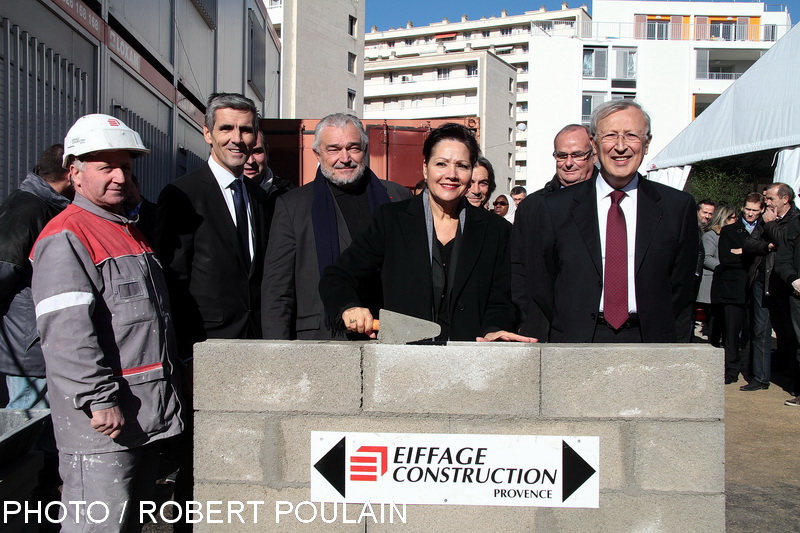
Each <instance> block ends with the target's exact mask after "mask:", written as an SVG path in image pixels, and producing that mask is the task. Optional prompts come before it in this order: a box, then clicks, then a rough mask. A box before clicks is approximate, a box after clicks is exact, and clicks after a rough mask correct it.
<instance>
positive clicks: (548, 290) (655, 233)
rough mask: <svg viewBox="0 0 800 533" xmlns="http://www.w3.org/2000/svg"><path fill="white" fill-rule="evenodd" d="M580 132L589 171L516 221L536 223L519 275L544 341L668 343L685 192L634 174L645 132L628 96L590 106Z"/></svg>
mask: <svg viewBox="0 0 800 533" xmlns="http://www.w3.org/2000/svg"><path fill="white" fill-rule="evenodd" d="M590 131H591V134H592V146H593V148H594V151H595V152H596V153H597V157H598V161H599V163H600V173H599V176H598V177H596V178H592V179H589V180H586V181H584V182H582V183H578V184H577V185H574V186H572V187H567V188H564V189H561V190H559V191H556V192H554V193H552V194H550V195H548V196H546V197H545V198H544V202H542V208H541V209H536V210H534V211H533V212H532V213H530V215H529V216H528V217H526V218H525V219H523V220H519V219H518V220H517V223H519V224H529V225H530V227H531V228H538V231H537V233H538V235H537V238H536V243H535V245H534V246H535V247H536V250H535V251H534V253H533V254H531V256H532V257H533V260H532V264H531V265H529V266H528V265H526V268H527V269H528V270H527V275H526V279H527V280H528V283H530V284H532V291H533V298H534V301H535V302H536V303H537V304H538V305H539V306H540V308H541V309H542V311H543V313H544V315H545V317H546V318H547V320H548V322H549V326H550V328H549V329H550V335H549V339H550V341H552V342H675V341H676V340H677V338H678V337H677V333H676V325H675V323H676V318H677V317H678V315H679V314H680V313H681V312H682V311H683V310H685V309H686V308H688V306H689V304H690V303H691V301H692V299H693V298H694V295H693V294H692V289H693V286H694V285H693V283H694V282H693V276H694V268H695V262H696V260H697V217H696V214H695V212H696V206H695V203H694V200H693V199H692V197H691V196H689V195H688V194H686V193H684V192H681V191H678V190H676V189H673V188H671V187H667V186H665V185H661V184H657V183H652V182H649V181H647V180H645V179H644V177H643V176H641V175H640V174H639V173H638V172H637V169H638V168H639V167H640V166H641V164H642V161H643V159H644V156H645V154H646V153H647V147H648V144H649V142H650V139H651V133H650V118H649V116H648V115H647V113H645V112H644V110H643V109H642V108H641V106H640V105H639V104H637V103H636V102H633V101H631V100H613V101H610V102H606V103H605V104H602V105H600V106H598V107H597V108H596V109H595V110H594V112H593V113H592V118H591V126H590ZM523 204H524V202H523ZM520 333H521V334H523V335H531V333H529V332H527V331H525V329H523V330H521V331H520Z"/></svg>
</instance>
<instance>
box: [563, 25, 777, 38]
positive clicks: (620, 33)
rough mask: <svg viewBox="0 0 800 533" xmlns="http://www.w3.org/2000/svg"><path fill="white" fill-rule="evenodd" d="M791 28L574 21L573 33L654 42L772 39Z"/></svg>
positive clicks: (592, 36) (593, 36)
mask: <svg viewBox="0 0 800 533" xmlns="http://www.w3.org/2000/svg"><path fill="white" fill-rule="evenodd" d="M790 29H791V26H790V25H779V24H758V25H754V24H735V23H731V24H718V23H711V24H680V23H675V24H673V23H671V22H658V23H656V22H593V21H582V22H576V23H575V36H576V37H578V38H585V39H597V38H605V39H637V40H655V41H662V40H663V41H710V42H726V41H729V42H734V41H748V42H774V41H777V40H778V39H780V38H781V37H783V35H784V34H785V33H786V32H787V31H789V30H790Z"/></svg>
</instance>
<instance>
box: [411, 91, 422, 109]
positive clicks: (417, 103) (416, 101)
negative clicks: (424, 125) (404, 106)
mask: <svg viewBox="0 0 800 533" xmlns="http://www.w3.org/2000/svg"><path fill="white" fill-rule="evenodd" d="M421 106H422V97H421V96H420V95H418V94H415V95H413V96H412V97H411V107H421Z"/></svg>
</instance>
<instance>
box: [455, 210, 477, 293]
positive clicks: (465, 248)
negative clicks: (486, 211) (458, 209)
mask: <svg viewBox="0 0 800 533" xmlns="http://www.w3.org/2000/svg"><path fill="white" fill-rule="evenodd" d="M465 209H466V210H467V211H466V214H465V220H464V233H463V235H462V236H461V243H460V244H459V247H460V248H461V251H460V252H459V254H458V264H457V265H456V277H455V279H454V280H453V293H452V299H451V303H452V302H454V301H455V299H456V297H457V296H458V295H459V294H460V293H461V291H462V290H463V289H464V285H466V283H467V280H468V279H469V277H470V275H471V274H472V271H473V269H474V268H475V265H476V263H477V262H478V257H480V255H481V250H482V249H483V244H484V241H485V240H486V221H484V220H481V219H480V217H478V214H479V213H478V210H477V209H473V208H469V207H466V208H465Z"/></svg>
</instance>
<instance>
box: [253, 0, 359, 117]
mask: <svg viewBox="0 0 800 533" xmlns="http://www.w3.org/2000/svg"><path fill="white" fill-rule="evenodd" d="M266 2H267V6H268V11H269V16H270V19H271V20H272V22H273V25H274V28H275V31H276V32H277V34H278V35H279V37H280V40H281V43H282V46H283V54H282V64H281V73H282V86H281V117H282V118H287V119H304V118H308V119H311V118H322V117H324V116H325V115H328V114H330V113H337V112H347V113H353V114H355V115H356V116H359V117H361V116H362V110H363V108H364V94H363V87H364V70H363V66H364V20H365V9H366V2H365V1H364V0H325V1H324V2H320V1H318V0H266Z"/></svg>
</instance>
